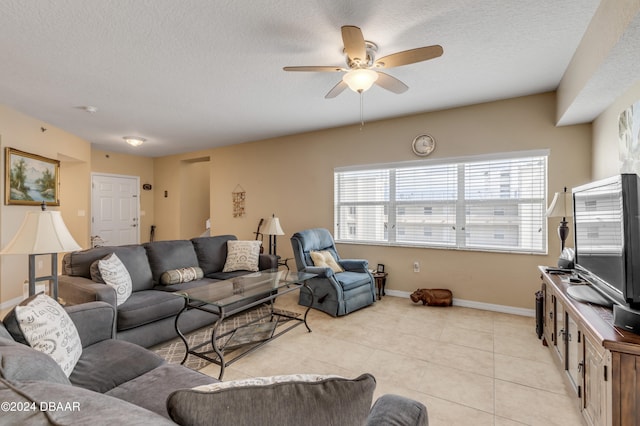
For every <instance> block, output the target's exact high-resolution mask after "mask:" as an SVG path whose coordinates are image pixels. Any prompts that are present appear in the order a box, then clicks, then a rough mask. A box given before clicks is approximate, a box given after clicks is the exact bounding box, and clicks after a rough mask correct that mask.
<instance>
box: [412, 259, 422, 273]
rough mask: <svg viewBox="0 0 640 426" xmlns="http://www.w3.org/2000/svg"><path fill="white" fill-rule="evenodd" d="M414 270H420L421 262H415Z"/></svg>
mask: <svg viewBox="0 0 640 426" xmlns="http://www.w3.org/2000/svg"><path fill="white" fill-rule="evenodd" d="M413 272H420V262H418V261H415V262H413Z"/></svg>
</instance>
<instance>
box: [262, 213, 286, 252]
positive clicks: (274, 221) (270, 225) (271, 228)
mask: <svg viewBox="0 0 640 426" xmlns="http://www.w3.org/2000/svg"><path fill="white" fill-rule="evenodd" d="M262 233H263V234H265V235H268V236H269V254H272V255H274V256H277V254H276V236H277V235H284V231H283V230H282V228H281V227H280V219H278V218H277V217H275V215H272V216H271V217H268V218H267V220H266V221H265V224H264V231H262Z"/></svg>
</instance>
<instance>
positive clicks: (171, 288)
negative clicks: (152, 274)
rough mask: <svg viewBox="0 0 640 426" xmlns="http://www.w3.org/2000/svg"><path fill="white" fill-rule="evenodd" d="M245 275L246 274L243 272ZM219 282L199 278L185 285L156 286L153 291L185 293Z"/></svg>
mask: <svg viewBox="0 0 640 426" xmlns="http://www.w3.org/2000/svg"><path fill="white" fill-rule="evenodd" d="M245 274H246V272H245ZM216 281H219V280H212V279H210V278H201V279H199V280H194V281H189V282H187V283H180V284H171V285H158V286H155V287H154V290H159V291H165V292H170V293H172V292H176V291H185V290H189V289H191V288H196V287H202V286H203V285H209V284H211V283H213V282H216Z"/></svg>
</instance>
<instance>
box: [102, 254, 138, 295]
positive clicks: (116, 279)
mask: <svg viewBox="0 0 640 426" xmlns="http://www.w3.org/2000/svg"><path fill="white" fill-rule="evenodd" d="M98 269H99V270H100V275H102V280H103V281H104V283H105V284H106V285H108V286H109V287H113V288H114V289H115V291H116V305H118V306H119V305H122V304H123V303H124V302H125V301H126V300H127V299H128V298H129V296H131V290H132V288H133V284H132V282H131V275H129V271H127V267H126V266H124V264H123V263H122V261H121V260H120V258H119V257H118V256H116V254H115V253H111V254H110V255H109V256H107V257H105V258H104V259H101V260H99V261H98Z"/></svg>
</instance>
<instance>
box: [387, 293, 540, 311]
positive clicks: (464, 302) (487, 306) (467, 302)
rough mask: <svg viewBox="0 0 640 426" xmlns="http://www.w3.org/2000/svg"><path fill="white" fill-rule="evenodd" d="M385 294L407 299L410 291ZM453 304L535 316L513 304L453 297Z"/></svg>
mask: <svg viewBox="0 0 640 426" xmlns="http://www.w3.org/2000/svg"><path fill="white" fill-rule="evenodd" d="M385 294H386V295H387V296H394V297H402V298H405V299H408V298H409V296H410V295H411V293H409V292H406V291H398V290H385ZM453 305H454V306H462V307H463V308H472V309H482V310H484V311H493V312H501V313H503V314H512V315H521V316H524V317H535V316H536V311H535V310H534V309H525V308H516V307H514V306H505V305H494V304H493V303H483V302H475V301H473V300H464V299H456V298H455V297H454V298H453Z"/></svg>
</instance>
